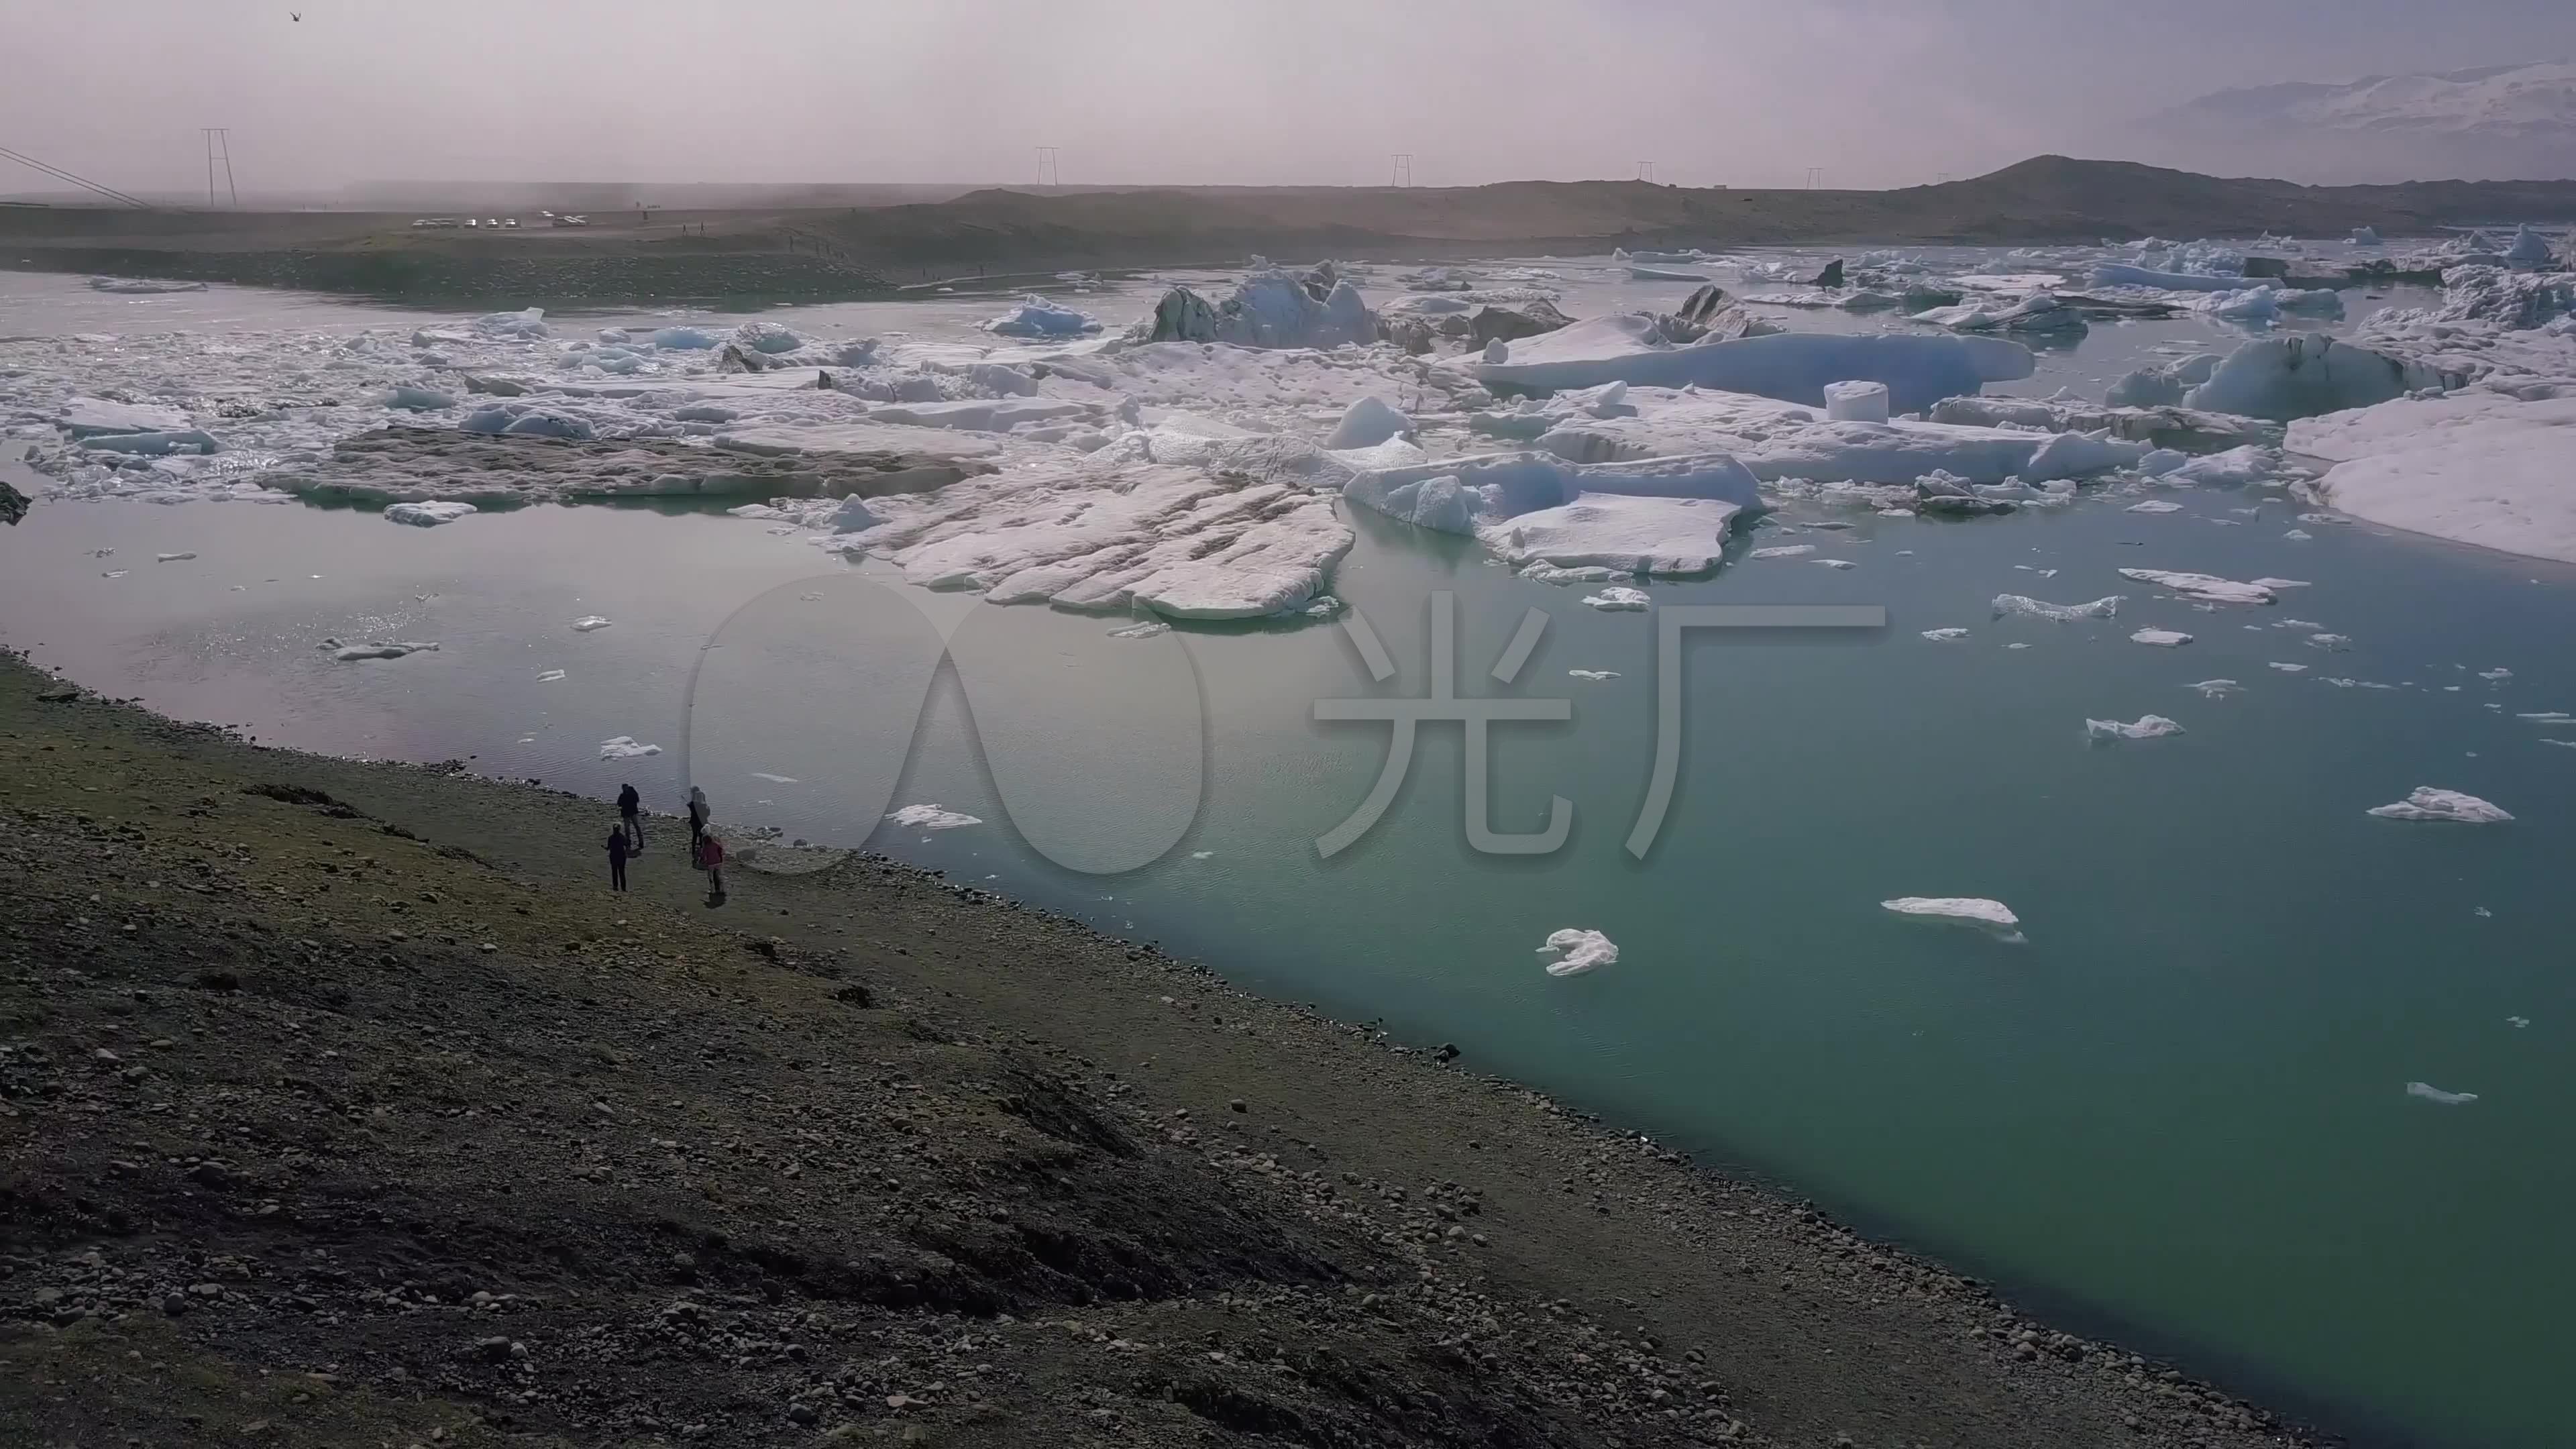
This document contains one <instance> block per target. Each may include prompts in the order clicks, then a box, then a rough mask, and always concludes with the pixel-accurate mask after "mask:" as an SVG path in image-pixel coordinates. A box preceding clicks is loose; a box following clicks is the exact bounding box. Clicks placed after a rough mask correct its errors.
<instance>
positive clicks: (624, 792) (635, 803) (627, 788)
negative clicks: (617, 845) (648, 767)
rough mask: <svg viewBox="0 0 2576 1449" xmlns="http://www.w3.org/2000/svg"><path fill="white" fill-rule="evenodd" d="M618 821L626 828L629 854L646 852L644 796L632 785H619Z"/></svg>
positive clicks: (627, 851)
mask: <svg viewBox="0 0 2576 1449" xmlns="http://www.w3.org/2000/svg"><path fill="white" fill-rule="evenodd" d="M617 823H618V824H619V825H621V826H623V827H625V830H626V839H627V841H628V845H627V850H626V853H627V854H628V855H642V854H643V853H644V797H643V796H642V795H639V794H637V793H636V791H635V787H634V786H632V785H620V786H619V787H617Z"/></svg>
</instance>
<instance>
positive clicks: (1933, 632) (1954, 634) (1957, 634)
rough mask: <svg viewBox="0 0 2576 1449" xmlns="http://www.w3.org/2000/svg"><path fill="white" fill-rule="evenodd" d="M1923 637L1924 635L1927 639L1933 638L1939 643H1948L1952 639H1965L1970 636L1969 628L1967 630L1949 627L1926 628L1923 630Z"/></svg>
mask: <svg viewBox="0 0 2576 1449" xmlns="http://www.w3.org/2000/svg"><path fill="white" fill-rule="evenodd" d="M1923 637H1924V638H1926V639H1929V640H1932V641H1933V642H1934V643H1937V644H1947V643H1949V642H1950V641H1951V640H1954V639H1965V638H1967V637H1968V631H1967V630H1965V629H1959V628H1949V629H1926V630H1924V631H1923Z"/></svg>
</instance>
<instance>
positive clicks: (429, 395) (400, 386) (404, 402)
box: [384, 383, 456, 413]
mask: <svg viewBox="0 0 2576 1449" xmlns="http://www.w3.org/2000/svg"><path fill="white" fill-rule="evenodd" d="M384 405H385V406H386V407H389V408H395V409H398V410H400V411H403V412H414V413H428V412H437V411H440V410H441V409H444V408H452V407H454V406H456V395H455V394H454V393H448V392H441V391H439V390H438V389H437V388H434V387H419V386H416V385H414V384H411V383H396V384H394V386H393V389H392V390H391V391H389V392H387V393H386V394H385V397H384Z"/></svg>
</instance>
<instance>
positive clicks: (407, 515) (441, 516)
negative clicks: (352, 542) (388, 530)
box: [385, 502, 474, 528]
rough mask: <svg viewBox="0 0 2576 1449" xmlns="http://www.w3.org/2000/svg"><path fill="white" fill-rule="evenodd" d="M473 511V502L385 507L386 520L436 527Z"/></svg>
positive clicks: (391, 505) (407, 504) (396, 504)
mask: <svg viewBox="0 0 2576 1449" xmlns="http://www.w3.org/2000/svg"><path fill="white" fill-rule="evenodd" d="M473 512H474V505H473V504H471V503H455V502H430V503H392V504H387V505H386V507H385V521H386V522H387V523H408V524H410V525H412V526H413V527H415V528H435V527H437V526H438V525H440V524H442V523H454V522H455V521H456V520H458V519H460V518H464V517H466V516H468V515H470V514H471V513H473Z"/></svg>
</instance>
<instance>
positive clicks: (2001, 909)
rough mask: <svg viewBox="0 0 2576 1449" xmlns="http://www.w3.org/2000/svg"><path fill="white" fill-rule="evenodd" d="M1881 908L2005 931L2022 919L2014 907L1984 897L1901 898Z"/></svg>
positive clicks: (1909, 914) (1882, 902)
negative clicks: (2013, 910)
mask: <svg viewBox="0 0 2576 1449" xmlns="http://www.w3.org/2000/svg"><path fill="white" fill-rule="evenodd" d="M1879 905H1880V906H1881V907H1882V908H1883V909H1886V910H1890V911H1894V912H1896V913H1897V914H1898V915H1900V916H1927V917H1931V918H1934V919H1937V920H1949V921H1966V922H1969V923H1971V924H1973V925H1979V926H1992V927H1997V928H2000V929H2003V930H2010V929H2012V928H2013V927H2015V926H2018V925H2020V924H2021V917H2019V916H2016V915H2014V914H2013V913H2012V908H2011V907H2009V906H2006V905H2005V904H2004V903H2003V902H2001V901H1994V900H1988V899H1986V898H1985V897H1983V896H1898V897H1897V898H1895V899H1894V900H1887V901H1880V902H1879Z"/></svg>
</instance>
